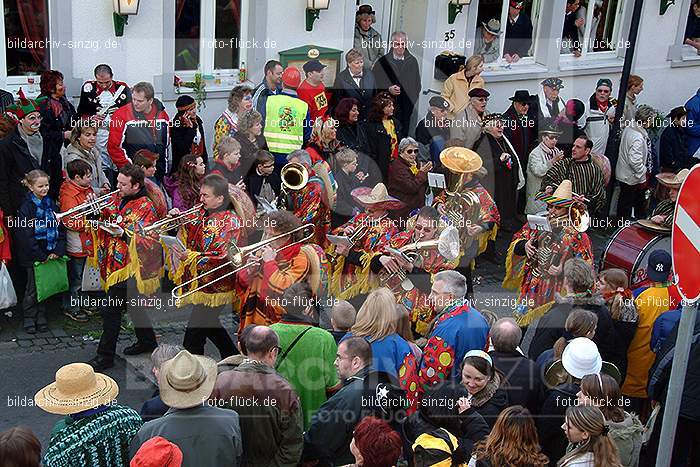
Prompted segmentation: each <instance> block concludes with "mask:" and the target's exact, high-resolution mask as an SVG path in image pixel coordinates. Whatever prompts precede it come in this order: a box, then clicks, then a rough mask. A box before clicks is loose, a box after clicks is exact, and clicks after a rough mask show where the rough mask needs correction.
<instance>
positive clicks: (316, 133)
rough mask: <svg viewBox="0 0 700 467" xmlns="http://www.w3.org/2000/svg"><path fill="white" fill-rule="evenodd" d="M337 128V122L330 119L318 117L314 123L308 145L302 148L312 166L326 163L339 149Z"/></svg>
mask: <svg viewBox="0 0 700 467" xmlns="http://www.w3.org/2000/svg"><path fill="white" fill-rule="evenodd" d="M337 126H338V122H337V121H335V120H334V119H332V118H327V119H323V118H322V117H319V118H317V119H316V121H315V122H314V127H313V128H312V129H311V138H310V139H309V144H308V145H307V146H306V148H304V149H306V152H308V153H309V156H311V161H312V162H313V163H314V164H315V163H316V162H318V161H321V160H324V161H328V160H329V159H330V158H331V157H332V156H333V154H335V153H336V152H338V149H340V142H339V141H338V139H337V133H336V128H337Z"/></svg>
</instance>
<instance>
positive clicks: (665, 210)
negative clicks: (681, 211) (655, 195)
mask: <svg viewBox="0 0 700 467" xmlns="http://www.w3.org/2000/svg"><path fill="white" fill-rule="evenodd" d="M675 211H676V202H675V201H674V200H672V199H665V200H663V201H661V202H660V203H659V204H657V205H656V207H655V208H654V212H652V213H651V217H654V216H664V221H663V222H662V223H661V225H663V226H664V227H671V226H672V224H673V213H674V212H675Z"/></svg>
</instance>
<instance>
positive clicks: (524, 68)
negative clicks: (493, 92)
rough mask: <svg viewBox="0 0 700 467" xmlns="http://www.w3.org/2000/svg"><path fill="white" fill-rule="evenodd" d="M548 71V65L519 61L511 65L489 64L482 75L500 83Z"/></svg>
mask: <svg viewBox="0 0 700 467" xmlns="http://www.w3.org/2000/svg"><path fill="white" fill-rule="evenodd" d="M547 71H548V70H547V67H546V66H544V65H540V64H537V63H517V64H515V65H509V66H508V65H507V64H506V65H493V64H489V65H486V67H485V68H484V71H483V72H482V73H481V76H482V77H483V78H484V79H485V80H486V81H487V82H489V83H498V82H506V81H519V80H525V79H532V78H538V77H539V76H541V75H542V74H543V73H547Z"/></svg>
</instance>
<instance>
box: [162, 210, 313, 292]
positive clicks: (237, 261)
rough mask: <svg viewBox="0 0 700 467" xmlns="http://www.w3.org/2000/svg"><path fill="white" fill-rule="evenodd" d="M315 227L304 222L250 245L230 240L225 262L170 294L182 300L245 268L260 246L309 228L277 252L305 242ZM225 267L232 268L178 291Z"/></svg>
mask: <svg viewBox="0 0 700 467" xmlns="http://www.w3.org/2000/svg"><path fill="white" fill-rule="evenodd" d="M315 228H316V227H315V226H314V224H311V223H309V224H304V225H301V226H299V227H297V228H295V229H292V230H290V231H289V232H285V233H283V234H279V235H275V236H274V237H271V238H266V239H264V240H261V241H259V242H258V243H254V244H252V245H248V246H243V247H238V246H237V245H236V244H235V243H233V242H232V243H231V246H230V247H229V251H228V255H227V257H228V261H227V262H226V263H224V264H222V265H220V266H217V267H215V268H214V269H211V270H209V271H206V272H204V273H202V274H199V275H198V276H196V277H193V278H192V279H190V280H187V281H185V282H183V283H182V284H180V285H178V286H176V287H174V288H173V290H172V291H171V292H170V294H171V295H172V297H173V298H174V299H175V300H182V299H183V298H185V297H188V296H190V295H192V294H193V293H196V292H199V291H200V290H202V289H204V288H205V287H209V286H210V285H212V284H215V283H217V282H219V281H220V280H222V279H225V278H227V277H229V276H232V275H234V274H236V273H237V272H239V271H241V270H243V269H245V268H247V267H248V266H249V265H248V260H250V258H251V257H253V256H257V255H258V253H260V252H261V251H262V248H263V247H264V246H266V245H269V244H270V243H272V242H274V241H276V240H279V239H280V238H284V237H287V236H289V235H293V234H295V233H296V232H303V231H306V230H309V233H308V234H306V235H305V236H304V237H303V238H302V239H301V240H297V241H295V242H292V243H290V244H288V245H284V246H283V247H282V248H280V249H278V250H277V252H280V251H282V250H285V249H287V248H289V247H291V246H294V245H298V244H300V243H305V242H307V241H309V240H310V239H311V238H313V236H314V230H315ZM227 267H232V268H233V269H232V270H231V271H229V272H227V273H226V274H223V275H220V276H216V278H214V279H213V280H211V281H209V282H207V283H206V284H202V285H200V286H198V287H197V288H195V289H192V290H188V291H187V292H185V293H182V294H180V293H179V292H180V291H182V290H184V289H186V288H187V286H189V285H190V284H192V283H196V282H198V281H199V280H200V279H202V278H203V277H205V276H209V275H211V274H213V273H215V272H217V271H220V270H222V269H224V268H227Z"/></svg>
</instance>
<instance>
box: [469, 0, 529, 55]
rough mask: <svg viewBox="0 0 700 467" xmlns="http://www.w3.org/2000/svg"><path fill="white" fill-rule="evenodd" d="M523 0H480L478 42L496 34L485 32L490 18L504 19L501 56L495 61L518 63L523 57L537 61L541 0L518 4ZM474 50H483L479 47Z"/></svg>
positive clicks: (500, 42)
mask: <svg viewBox="0 0 700 467" xmlns="http://www.w3.org/2000/svg"><path fill="white" fill-rule="evenodd" d="M520 3H521V2H511V1H510V0H480V1H479V8H478V15H477V30H476V34H477V37H476V39H475V42H474V43H475V44H476V45H479V44H483V43H484V42H483V41H484V40H485V39H486V37H488V38H490V37H492V36H488V35H483V34H484V33H483V31H484V29H485V25H488V23H489V21H492V24H494V23H493V20H497V21H498V22H499V23H500V35H499V36H498V39H497V40H498V46H499V48H498V50H499V52H498V56H497V59H496V60H492V61H495V62H497V63H500V64H509V63H511V64H515V63H518V62H520V60H522V59H525V62H528V63H532V61H533V59H532V56H533V54H534V50H535V41H536V37H537V35H536V33H537V23H538V21H539V13H540V3H541V2H540V0H533V1H531V0H527V1H524V2H522V8H517V7H516V6H517V5H518V4H520ZM482 35H483V36H482ZM479 36H482V37H484V39H482V38H481V37H479ZM474 53H479V51H478V50H476V49H475V50H474ZM487 62H488V60H487Z"/></svg>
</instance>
